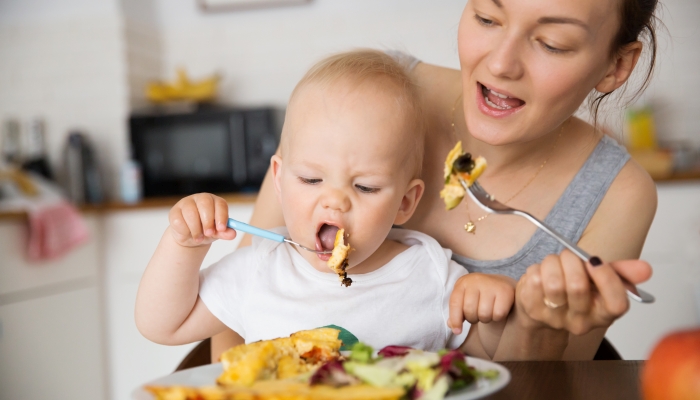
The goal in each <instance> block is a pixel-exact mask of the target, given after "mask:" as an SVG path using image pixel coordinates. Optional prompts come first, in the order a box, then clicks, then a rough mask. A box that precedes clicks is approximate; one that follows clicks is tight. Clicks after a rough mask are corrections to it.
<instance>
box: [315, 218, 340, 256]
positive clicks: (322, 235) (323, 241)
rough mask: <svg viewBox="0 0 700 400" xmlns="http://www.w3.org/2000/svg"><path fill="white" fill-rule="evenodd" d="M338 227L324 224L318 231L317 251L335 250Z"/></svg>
mask: <svg viewBox="0 0 700 400" xmlns="http://www.w3.org/2000/svg"><path fill="white" fill-rule="evenodd" d="M338 229H339V228H338V227H337V226H333V225H328V224H323V225H321V227H320V228H319V230H318V233H317V235H318V239H317V240H316V249H317V250H323V251H330V250H333V247H334V245H335V235H336V234H337V233H338Z"/></svg>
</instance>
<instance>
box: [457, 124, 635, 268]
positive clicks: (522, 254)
mask: <svg viewBox="0 0 700 400" xmlns="http://www.w3.org/2000/svg"><path fill="white" fill-rule="evenodd" d="M628 159H629V154H628V153H627V151H626V150H625V149H624V148H623V147H622V146H620V145H618V144H617V142H615V140H614V139H612V138H610V137H609V136H603V137H602V138H601V139H600V142H598V145H597V146H596V148H595V150H593V152H592V153H591V155H590V156H589V157H588V159H587V160H586V162H585V163H584V164H583V167H581V169H580V170H579V171H578V173H577V174H576V176H575V177H574V179H573V180H572V181H571V183H570V184H569V186H568V187H567V188H566V190H565V191H564V194H562V195H561V197H560V198H559V200H557V202H556V204H554V207H553V208H552V210H551V211H550V212H549V214H548V215H547V217H546V218H545V219H544V222H545V223H546V224H547V225H549V226H551V227H552V228H554V230H556V231H557V232H559V233H561V234H562V235H564V236H565V237H566V238H567V239H569V240H571V241H572V242H574V243H577V242H578V241H579V239H581V235H582V234H583V231H584V230H585V229H586V226H587V225H588V222H590V220H591V218H592V217H593V214H594V213H595V211H596V209H598V205H600V202H601V201H602V200H603V196H605V193H606V192H607V191H608V188H609V187H610V184H612V181H613V180H614V179H615V177H616V176H617V174H618V173H619V172H620V170H621V169H622V167H623V166H624V165H625V163H627V160H628ZM563 249H564V246H562V245H561V244H560V243H559V242H557V241H556V240H554V239H553V238H552V237H550V236H549V235H547V234H546V233H544V231H542V230H540V229H538V230H537V231H536V232H535V234H533V235H532V237H531V238H530V240H529V241H528V242H527V243H526V244H525V246H523V247H522V248H521V249H520V250H519V251H518V252H517V253H515V254H514V255H512V256H510V257H508V258H504V259H501V260H474V259H471V258H468V257H464V256H461V255H459V254H454V253H453V254H452V259H453V260H455V261H456V262H458V263H459V264H461V265H462V266H464V267H465V268H466V269H467V270H468V271H469V272H484V273H491V274H501V275H508V276H510V277H512V278H514V279H519V278H520V276H521V275H522V274H523V273H525V270H526V269H527V267H529V266H530V265H532V264H539V263H540V262H542V260H543V259H544V258H545V257H546V256H547V255H549V254H559V253H560V252H561V251H562V250H563Z"/></svg>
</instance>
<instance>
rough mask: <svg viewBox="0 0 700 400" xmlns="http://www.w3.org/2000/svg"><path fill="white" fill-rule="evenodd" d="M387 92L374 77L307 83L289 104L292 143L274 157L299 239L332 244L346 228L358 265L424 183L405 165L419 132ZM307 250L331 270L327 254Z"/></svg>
mask: <svg viewBox="0 0 700 400" xmlns="http://www.w3.org/2000/svg"><path fill="white" fill-rule="evenodd" d="M386 92H387V91H382V90H381V89H377V88H376V85H374V86H372V85H371V84H367V83H366V84H363V85H360V87H354V88H353V89H350V90H348V84H343V83H338V84H333V85H330V86H329V87H325V88H324V87H319V86H318V85H315V84H307V85H306V86H305V87H303V88H302V89H301V90H300V91H298V92H297V94H296V95H295V97H294V99H293V101H292V102H291V103H290V105H289V108H288V109H287V115H286V119H285V126H284V135H285V139H284V140H286V142H285V144H283V146H282V154H281V157H279V158H278V157H274V158H273V163H272V164H273V165H272V167H273V173H274V176H275V185H276V189H277V191H278V195H279V198H280V201H281V204H282V212H283V214H284V219H285V223H286V225H287V228H288V229H289V234H290V236H291V238H292V240H294V241H296V242H298V243H300V244H302V245H304V246H307V247H311V248H315V249H317V250H321V249H329V248H332V247H333V243H332V239H331V238H332V237H334V236H335V232H336V231H337V229H338V228H343V229H345V232H346V242H347V243H349V244H350V245H351V246H352V248H354V249H355V250H354V251H352V252H351V253H350V257H349V261H350V267H351V268H352V267H354V266H356V265H358V264H360V263H362V262H363V261H365V260H367V259H368V257H369V256H370V255H372V254H373V253H374V252H375V250H377V249H378V248H379V246H380V245H381V244H382V243H383V242H384V240H385V238H386V236H387V234H388V233H389V230H390V229H391V226H392V224H393V223H395V222H397V215H399V216H401V212H402V211H400V210H401V207H402V204H405V201H404V195H405V194H406V192H407V191H408V190H409V188H410V187H412V186H414V185H415V184H416V182H420V181H418V180H415V179H412V174H413V170H412V168H411V167H407V166H406V164H407V162H408V157H407V155H408V151H407V150H406V149H408V148H409V146H408V145H407V142H408V140H410V135H412V132H413V131H412V130H411V127H409V126H407V125H408V123H407V121H408V119H407V118H406V117H405V111H403V110H401V108H400V106H399V105H398V104H397V101H395V100H394V99H393V97H392V95H390V94H386ZM411 211H412V210H411ZM399 219H400V218H399ZM398 222H399V223H402V222H403V221H398ZM348 234H349V237H348V236H347V235H348ZM300 253H301V254H302V255H303V256H304V257H305V258H306V259H307V260H308V261H309V262H310V263H311V264H312V265H313V266H314V267H315V268H316V269H319V270H321V271H330V270H329V269H328V268H327V267H326V260H328V255H318V256H317V255H315V254H313V253H310V252H306V251H303V250H301V251H300Z"/></svg>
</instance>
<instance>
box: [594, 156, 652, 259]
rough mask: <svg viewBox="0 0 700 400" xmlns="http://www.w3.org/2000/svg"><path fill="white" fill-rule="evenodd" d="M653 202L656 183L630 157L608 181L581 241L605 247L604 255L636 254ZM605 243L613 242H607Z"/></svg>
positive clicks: (641, 244) (646, 227) (638, 251)
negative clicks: (608, 185) (607, 185)
mask: <svg viewBox="0 0 700 400" xmlns="http://www.w3.org/2000/svg"><path fill="white" fill-rule="evenodd" d="M656 205H657V193H656V184H655V183H654V181H653V180H652V178H651V177H650V176H649V174H648V173H647V172H646V171H645V170H644V168H642V167H641V166H640V165H639V164H638V163H637V162H635V161H634V159H632V158H630V159H629V160H627V162H626V163H625V165H624V166H623V167H622V169H620V172H619V173H618V174H617V176H616V177H615V179H614V180H613V181H612V183H611V184H610V187H609V189H608V191H607V192H606V194H605V196H604V197H603V200H602V201H601V203H600V205H599V206H598V209H597V210H596V213H595V215H594V216H593V218H592V219H591V221H590V223H589V224H588V227H587V228H586V231H585V232H584V235H583V236H582V241H584V242H586V241H590V242H591V246H593V247H598V246H600V248H601V249H605V250H603V251H605V252H608V254H607V255H606V254H602V253H601V255H602V256H606V258H607V259H612V260H616V259H629V258H638V257H639V255H640V253H641V250H642V246H643V245H644V240H645V239H646V235H647V232H648V231H649V228H650V227H651V222H652V220H653V219H654V215H655V214H656ZM587 236H588V238H587ZM606 243H607V244H606ZM609 243H616V244H617V245H616V246H609ZM613 247H614V248H613Z"/></svg>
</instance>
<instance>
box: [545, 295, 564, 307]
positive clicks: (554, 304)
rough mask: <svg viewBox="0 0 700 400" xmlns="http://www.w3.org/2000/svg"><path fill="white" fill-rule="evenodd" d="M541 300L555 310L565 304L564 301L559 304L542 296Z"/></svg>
mask: <svg viewBox="0 0 700 400" xmlns="http://www.w3.org/2000/svg"><path fill="white" fill-rule="evenodd" d="M542 300H543V301H544V305H545V306H547V307H549V308H551V309H552V310H556V309H557V308H559V307H561V306H563V305H565V304H566V302H563V303H561V304H557V303H554V302H552V301H551V300H549V299H548V298H546V297H544V298H543V299H542Z"/></svg>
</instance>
